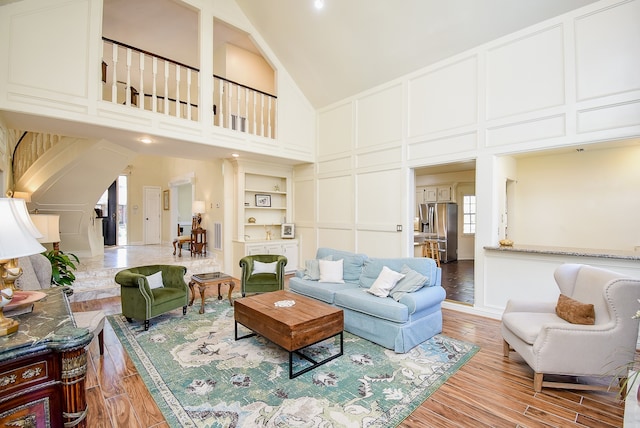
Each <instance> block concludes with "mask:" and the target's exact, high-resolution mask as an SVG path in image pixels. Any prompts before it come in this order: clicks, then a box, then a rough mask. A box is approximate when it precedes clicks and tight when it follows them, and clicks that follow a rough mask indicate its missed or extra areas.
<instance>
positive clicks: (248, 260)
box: [240, 254, 287, 297]
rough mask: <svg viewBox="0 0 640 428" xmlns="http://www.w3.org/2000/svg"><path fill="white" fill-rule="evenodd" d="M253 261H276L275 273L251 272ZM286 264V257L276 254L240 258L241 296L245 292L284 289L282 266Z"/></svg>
mask: <svg viewBox="0 0 640 428" xmlns="http://www.w3.org/2000/svg"><path fill="white" fill-rule="evenodd" d="M254 261H258V262H261V263H273V262H276V268H275V273H264V272H261V273H253V271H254ZM286 264H287V258H286V257H285V256H279V255H277V254H255V255H253V256H245V257H243V258H241V259H240V267H241V268H242V287H241V290H242V297H244V296H245V295H246V293H264V292H267V291H276V290H282V289H284V267H285V265H286Z"/></svg>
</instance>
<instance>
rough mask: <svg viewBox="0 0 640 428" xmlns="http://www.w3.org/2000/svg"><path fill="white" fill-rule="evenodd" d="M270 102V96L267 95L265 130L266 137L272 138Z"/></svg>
mask: <svg viewBox="0 0 640 428" xmlns="http://www.w3.org/2000/svg"><path fill="white" fill-rule="evenodd" d="M271 102H272V98H271V97H269V111H268V112H267V113H268V115H267V130H268V137H269V138H273V128H272V127H271Z"/></svg>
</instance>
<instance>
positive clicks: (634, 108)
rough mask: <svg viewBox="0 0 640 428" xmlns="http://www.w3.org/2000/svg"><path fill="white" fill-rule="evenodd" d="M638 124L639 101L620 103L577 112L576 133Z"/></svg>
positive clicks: (639, 122) (639, 118) (639, 119)
mask: <svg viewBox="0 0 640 428" xmlns="http://www.w3.org/2000/svg"><path fill="white" fill-rule="evenodd" d="M629 126H640V102H638V101H636V102H631V103H621V104H616V105H611V106H604V107H600V108H593V109H588V110H582V111H579V112H578V133H585V132H594V131H603V130H607V129H616V128H625V127H629Z"/></svg>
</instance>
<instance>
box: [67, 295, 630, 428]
mask: <svg viewBox="0 0 640 428" xmlns="http://www.w3.org/2000/svg"><path fill="white" fill-rule="evenodd" d="M97 308H102V309H103V310H105V311H106V312H107V313H108V314H115V313H120V312H121V310H120V299H119V298H118V297H116V298H110V299H102V300H97V301H92V302H75V303H72V309H73V310H74V311H77V310H94V309H97ZM443 333H444V334H446V335H448V336H450V337H454V338H458V339H462V340H466V341H468V342H472V343H475V344H477V345H479V346H480V347H481V350H480V351H479V352H478V353H477V354H476V355H475V356H474V357H473V358H472V359H471V360H470V361H469V362H468V363H467V364H465V365H464V366H463V367H462V368H461V369H460V370H459V371H458V372H457V373H456V374H454V375H453V376H452V377H451V378H449V380H448V381H447V382H446V383H445V384H444V385H442V386H441V387H440V388H439V389H438V390H437V391H436V392H435V393H434V394H433V395H432V396H431V397H430V398H429V399H427V400H426V401H425V402H424V403H423V404H422V405H421V406H420V407H419V408H418V409H416V411H414V412H413V413H412V414H411V415H410V416H409V417H408V418H407V419H406V420H405V421H404V422H403V423H402V424H401V425H400V427H401V428H415V427H484V426H487V427H489V426H491V427H584V426H586V427H621V426H622V420H623V412H624V406H623V403H621V402H620V400H619V399H618V398H617V397H616V394H614V393H605V392H585V391H582V392H580V391H568V390H552V389H544V390H543V392H541V393H535V392H534V391H533V388H532V372H531V369H529V367H528V366H527V365H526V364H525V363H524V362H523V360H522V359H521V358H520V357H519V356H518V355H517V354H515V353H512V354H511V357H510V358H509V359H505V358H504V357H503V356H502V338H501V336H500V323H499V322H498V321H496V320H492V319H487V318H482V317H478V316H473V315H468V314H464V313H461V312H457V311H452V310H446V309H445V310H444V331H443ZM104 338H105V353H104V355H103V356H100V355H99V352H98V346H97V340H94V341H93V342H92V343H91V345H90V355H91V358H90V364H89V371H88V375H87V401H88V403H89V413H88V426H90V427H92V428H95V427H118V428H120V427H142V428H146V427H168V424H167V423H166V422H165V420H164V418H163V416H162V413H161V412H160V410H159V409H158V407H157V406H156V404H155V403H154V401H153V399H152V398H151V395H150V394H149V392H148V390H147V389H146V387H145V385H144V383H143V381H142V379H141V377H140V376H139V375H138V373H137V371H136V369H135V367H134V366H133V364H132V362H131V360H130V359H129V357H128V356H127V353H126V352H125V351H124V349H123V348H122V346H121V345H120V342H119V341H118V338H117V337H116V336H115V334H114V332H113V330H112V329H111V327H110V326H109V324H108V323H106V324H105V334H104Z"/></svg>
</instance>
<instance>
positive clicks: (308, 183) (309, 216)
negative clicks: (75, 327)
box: [293, 180, 316, 222]
mask: <svg viewBox="0 0 640 428" xmlns="http://www.w3.org/2000/svg"><path fill="white" fill-rule="evenodd" d="M293 194H294V195H296V197H295V199H294V200H293V215H294V220H295V222H301V221H308V222H312V221H315V209H314V207H315V200H316V192H315V182H314V181H313V180H305V181H294V182H293Z"/></svg>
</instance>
